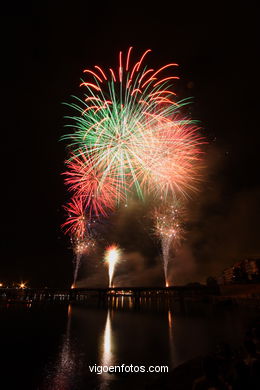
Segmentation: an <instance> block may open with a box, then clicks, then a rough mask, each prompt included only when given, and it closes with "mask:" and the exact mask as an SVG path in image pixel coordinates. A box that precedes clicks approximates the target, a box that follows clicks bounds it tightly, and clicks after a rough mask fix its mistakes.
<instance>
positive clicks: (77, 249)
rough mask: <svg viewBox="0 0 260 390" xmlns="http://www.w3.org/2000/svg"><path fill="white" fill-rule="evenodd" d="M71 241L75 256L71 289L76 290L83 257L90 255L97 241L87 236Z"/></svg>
mask: <svg viewBox="0 0 260 390" xmlns="http://www.w3.org/2000/svg"><path fill="white" fill-rule="evenodd" d="M71 241H72V245H73V251H74V254H75V266H74V275H73V283H72V286H71V288H75V287H76V282H77V278H78V273H79V268H80V265H81V259H82V256H83V255H87V254H89V253H90V252H91V251H92V250H93V248H94V247H95V241H94V239H93V238H92V237H90V236H87V235H85V236H84V238H75V239H74V240H73V239H71Z"/></svg>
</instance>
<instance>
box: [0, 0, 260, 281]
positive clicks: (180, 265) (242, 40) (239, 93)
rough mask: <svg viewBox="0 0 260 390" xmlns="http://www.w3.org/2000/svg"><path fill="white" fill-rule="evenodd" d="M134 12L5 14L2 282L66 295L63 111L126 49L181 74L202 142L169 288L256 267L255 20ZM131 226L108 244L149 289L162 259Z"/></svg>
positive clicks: (53, 7) (214, 11) (18, 10)
mask: <svg viewBox="0 0 260 390" xmlns="http://www.w3.org/2000/svg"><path fill="white" fill-rule="evenodd" d="M142 3H143V2H138V3H136V4H134V3H133V2H129V3H127V2H121V3H115V2H113V1H111V2H106V3H105V5H102V6H101V2H100V3H98V2H88V1H84V2H83V1H73V2H69V3H66V2H64V1H50V2H49V1H43V2H41V1H37V2H36V1H35V2H34V5H31V4H30V3H29V2H26V1H25V2H18V1H17V2H10V3H8V5H7V3H5V5H2V6H1V8H2V9H1V11H2V12H1V18H2V20H1V29H2V31H1V41H2V42H1V99H2V102H1V103H2V104H1V107H2V115H1V138H2V142H1V151H2V153H1V160H2V163H1V182H2V190H1V192H2V203H1V205H2V207H1V264H0V279H1V280H3V281H9V282H11V281H20V280H28V281H29V283H30V285H32V286H45V285H46V286H69V285H70V284H71V278H72V251H71V249H70V243H69V240H68V238H66V237H64V235H63V233H62V232H61V230H60V224H61V223H62V222H63V221H64V211H63V208H62V204H63V203H64V202H65V200H66V191H65V188H64V186H63V179H62V177H61V175H60V174H61V172H62V170H63V168H64V165H63V161H64V159H65V156H66V152H65V143H64V142H60V141H59V138H60V136H61V135H62V134H63V133H64V131H65V130H64V128H63V126H64V123H65V120H64V119H63V117H64V115H66V114H67V113H68V112H67V111H66V106H64V105H62V102H68V101H70V95H72V94H79V93H80V89H79V87H78V86H79V80H80V77H81V76H82V71H83V69H85V68H86V67H91V66H93V65H95V64H99V65H101V66H111V65H112V66H114V65H115V64H116V61H117V56H118V52H119V50H124V51H126V50H127V49H128V47H129V46H134V48H135V50H136V51H135V53H136V56H138V55H140V54H142V52H143V51H144V50H146V49H148V48H150V49H152V50H153V53H152V55H151V56H150V63H151V64H152V65H154V66H157V67H159V66H162V65H164V64H165V63H169V62H177V63H179V64H180V67H179V70H178V72H179V73H178V74H179V76H180V77H181V80H180V82H179V83H178V86H177V92H178V96H179V97H180V98H185V97H188V96H192V97H193V104H192V106H191V113H192V116H193V118H194V119H198V120H200V124H201V128H202V130H201V131H202V134H203V135H204V136H206V138H207V140H208V142H209V144H208V146H207V149H206V155H207V157H206V160H207V170H206V172H205V183H204V184H203V186H202V189H201V193H200V194H199V196H198V197H197V198H196V199H194V201H193V203H192V204H191V207H190V221H189V227H188V234H187V239H186V242H185V244H184V247H183V250H182V252H181V253H180V255H179V257H178V259H177V262H176V271H173V272H175V282H176V283H186V282H189V281H195V280H198V281H202V280H203V278H205V277H206V276H208V275H217V274H218V273H219V272H220V271H221V270H222V269H223V268H225V267H226V266H227V265H229V264H231V263H232V262H233V261H235V260H236V259H240V258H243V256H253V255H254V256H257V255H260V240H259V195H260V186H259V163H258V161H259V146H258V145H259V138H260V137H259V129H258V124H259V118H258V112H259V107H258V105H259V102H258V100H259V98H258V93H259V92H258V88H257V87H256V82H257V80H258V74H259V72H258V69H257V55H258V51H259V42H258V29H257V26H258V19H257V18H258V12H257V10H256V8H254V7H253V6H252V4H250V2H234V5H233V6H231V5H230V7H229V8H227V7H226V4H227V3H228V2H225V3H223V4H225V5H223V4H222V5H221V2H208V3H207V4H208V5H207V6H205V4H204V5H202V3H200V2H193V5H192V6H190V5H189V3H188V2H183V5H180V4H179V3H180V2H176V4H175V2H174V1H173V2H171V4H172V5H171V7H170V8H169V5H167V3H163V2H158V3H157V5H154V6H153V5H152V3H151V2H150V5H149V6H144V5H143V6H141V7H140V4H142ZM137 214H138V209H135V210H134V211H133V216H132V219H133V221H132V222H131V221H129V224H128V225H127V224H126V222H125V221H124V223H123V224H122V225H120V224H119V225H118V226H117V228H115V232H114V239H115V240H118V241H119V242H121V243H122V245H123V246H124V248H125V249H127V255H126V256H128V257H130V258H131V256H132V258H134V260H133V259H132V258H131V259H130V261H133V264H135V262H136V267H137V268H136V269H137V270H138V272H140V269H139V268H138V267H139V266H140V264H139V263H138V261H139V260H138V259H139V258H141V260H140V262H141V263H142V262H143V265H142V266H141V268H142V270H143V274H144V275H145V274H146V275H148V276H147V278H146V279H145V276H144V282H147V280H149V275H152V276H151V278H153V279H151V280H153V281H154V280H155V279H156V276H155V274H156V270H157V269H158V265H157V263H156V261H157V260H156V256H157V257H158V253H159V251H158V248H157V249H156V247H155V244H154V243H153V241H154V240H151V238H150V237H148V235H146V234H145V233H144V231H143V230H142V228H140V232H139V233H140V234H139V237H138V235H137V234H136V233H135V234H133V230H134V229H133V226H134V225H138V224H139V225H140V223H139V222H140V221H139V220H138V221H137V222H136V221H135V216H137ZM125 218H126V216H125ZM130 219H131V218H130ZM131 223H132V225H131ZM121 227H122V229H121ZM120 240H121V241H120ZM135 254H136V255H135ZM259 257H260V256H259ZM144 259H145V260H144ZM83 271H84V270H83ZM129 272H130V273H131V275H132V276H133V274H134V273H135V268H134V266H133V269H132V270H131V271H129ZM158 272H159V271H158ZM159 273H160V272H159ZM140 274H142V272H140ZM132 276H131V277H132ZM83 277H84V275H83V276H82V278H83ZM124 277H125V276H124ZM136 283H137V282H136ZM138 283H142V281H141V280H139V281H138Z"/></svg>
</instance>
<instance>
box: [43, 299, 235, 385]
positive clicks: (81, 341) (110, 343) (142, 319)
mask: <svg viewBox="0 0 260 390" xmlns="http://www.w3.org/2000/svg"><path fill="white" fill-rule="evenodd" d="M174 313H175V312H174V310H173V308H172V307H171V306H170V305H169V304H167V303H164V304H160V302H159V303H158V301H157V302H151V300H149V299H148V300H144V299H143V300H142V302H139V303H138V304H137V305H136V302H134V300H133V298H132V297H112V298H111V299H110V300H109V301H108V302H107V304H104V305H103V306H101V307H98V306H94V307H93V306H77V305H75V306H71V305H69V307H68V318H67V326H66V331H65V333H64V335H63V338H62V342H61V346H60V349H59V353H58V354H57V355H56V359H54V360H51V359H50V362H49V364H47V367H46V379H45V381H44V383H43V384H42V385H40V387H39V389H40V390H81V389H82V390H83V389H86V388H88V389H93V390H107V389H118V388H120V389H121V388H124V389H128V388H129V389H130V388H131V386H133V387H134V388H135V389H139V388H140V389H142V388H144V387H142V386H143V385H144V383H146V379H145V375H140V374H131V375H130V376H129V375H128V376H127V377H123V376H122V375H118V374H109V373H103V374H101V375H97V374H96V373H91V372H90V371H89V365H94V364H96V365H106V366H110V365H116V364H122V363H125V364H127V365H130V364H133V365H146V366H148V365H165V364H166V365H168V366H169V369H172V368H174V367H176V366H178V365H179V364H181V363H182V362H184V361H186V360H189V359H191V358H193V357H196V356H199V355H201V354H203V353H206V352H209V351H210V350H211V349H212V348H213V346H214V343H216V342H217V340H218V339H219V341H222V340H224V339H225V338H226V339H227V340H228V341H229V342H230V343H231V344H232V343H233V344H236V343H237V342H238V340H240V338H241V337H242V336H241V335H242V333H243V331H242V328H243V325H242V324H241V321H239V320H238V318H240V317H239V316H240V314H239V313H237V312H236V311H233V312H230V311H229V310H227V311H226V312H224V313H223V312H221V313H215V314H212V313H211V316H210V317H209V316H207V314H206V313H207V309H206V308H205V312H204V314H201V315H197V316H187V315H186V316H183V315H181V314H174ZM137 375H139V377H138V376H137ZM134 377H135V378H138V385H139V387H138V386H137V385H136V384H134V385H131V381H133V380H134ZM155 378H156V376H155V374H154V376H153V377H151V374H150V378H149V380H148V382H149V381H151V380H154V379H155ZM118 386H119V387H118ZM128 386H129V387H128Z"/></svg>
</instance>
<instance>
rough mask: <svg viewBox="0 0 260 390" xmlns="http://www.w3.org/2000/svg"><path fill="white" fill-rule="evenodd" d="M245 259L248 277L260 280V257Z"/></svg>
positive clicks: (252, 279)
mask: <svg viewBox="0 0 260 390" xmlns="http://www.w3.org/2000/svg"><path fill="white" fill-rule="evenodd" d="M244 261H245V269H246V273H247V275H248V279H249V280H251V281H260V259H246V260H244Z"/></svg>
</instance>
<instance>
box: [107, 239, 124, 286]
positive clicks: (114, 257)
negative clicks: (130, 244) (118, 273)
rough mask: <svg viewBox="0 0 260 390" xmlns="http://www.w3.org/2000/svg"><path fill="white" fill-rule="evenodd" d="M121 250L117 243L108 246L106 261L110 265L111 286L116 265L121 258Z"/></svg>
mask: <svg viewBox="0 0 260 390" xmlns="http://www.w3.org/2000/svg"><path fill="white" fill-rule="evenodd" d="M120 257H121V251H120V249H119V248H118V247H117V246H116V245H111V246H109V247H108V248H106V253H105V262H106V263H107V266H108V277H109V287H113V276H114V271H115V266H116V264H117V263H118V261H119V260H120Z"/></svg>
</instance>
